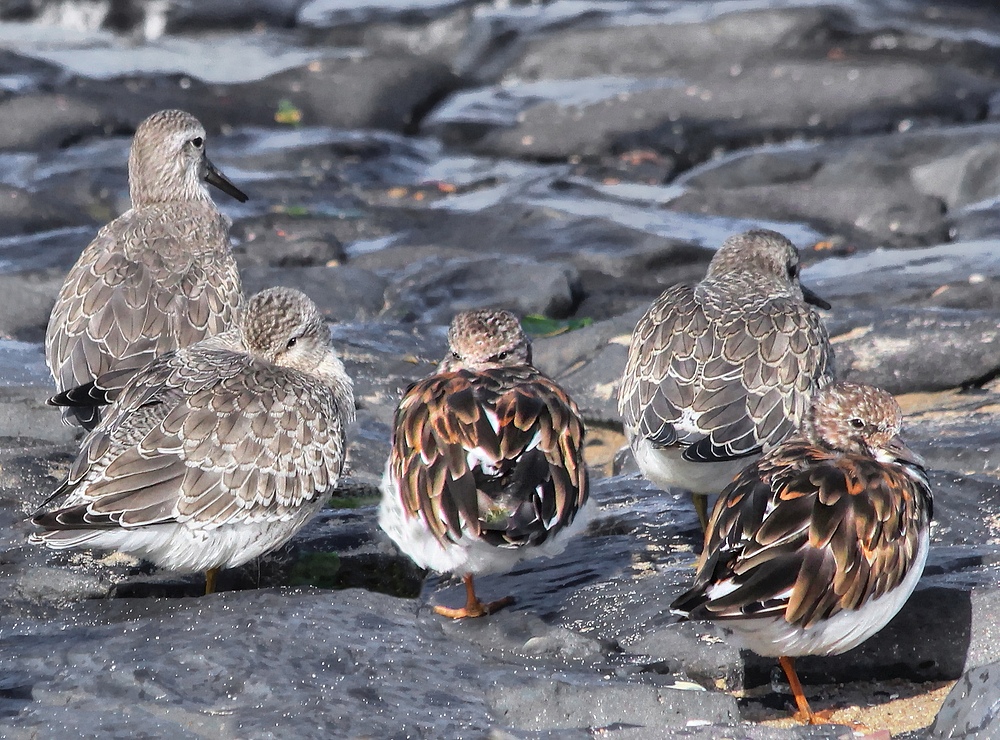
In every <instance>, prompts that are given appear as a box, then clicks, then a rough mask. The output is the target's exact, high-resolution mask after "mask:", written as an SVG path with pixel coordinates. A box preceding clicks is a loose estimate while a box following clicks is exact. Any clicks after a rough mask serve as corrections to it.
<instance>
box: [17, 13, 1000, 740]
mask: <svg viewBox="0 0 1000 740" xmlns="http://www.w3.org/2000/svg"><path fill="white" fill-rule="evenodd" d="M244 5H245V6H246V7H243V6H241V11H240V12H239V13H234V12H233V10H232V7H231V6H232V3H227V2H221V1H216V0H212V1H211V2H193V1H191V0H163V2H156V3H144V2H138V0H115V2H82V0H81V2H63V0H33V1H32V2H27V1H25V2H9V3H4V4H2V8H0V19H2V20H4V21H10V22H17V23H22V24H24V25H20V26H11V25H9V24H5V25H3V26H2V27H0V47H2V49H0V120H2V121H3V122H4V124H5V125H4V126H3V127H2V128H0V164H2V166H0V735H3V736H4V737H12V738H29V737H41V736H44V737H78V736H90V737H139V736H146V737H204V736H206V735H212V736H217V737H253V738H258V737H259V738H266V737H289V736H296V737H331V736H338V737H339V736H352V737H353V736H366V735H367V736H372V737H403V736H414V737H434V738H439V737H440V738H451V737H454V738H459V737H491V738H525V739H528V738H531V739H539V738H560V739H562V738H567V739H570V740H572V739H575V738H581V739H582V738H590V737H594V736H595V735H599V736H601V737H609V738H617V739H619V740H632V739H635V740H645V739H647V738H654V739H655V738H671V739H672V738H694V739H700V738H705V739H706V740H707V739H708V738H719V737H734V738H751V739H753V740H772V739H773V740H784V739H786V738H787V739H789V740H791V739H793V738H814V739H816V740H819V739H820V738H822V739H823V740H826V739H828V738H830V739H832V738H848V737H850V736H851V735H850V731H849V730H848V729H846V728H845V727H842V726H837V725H833V726H827V727H814V728H803V727H792V728H788V729H779V728H777V727H773V726H770V725H764V724H759V721H760V720H765V719H780V718H784V717H785V716H786V715H787V713H788V706H789V704H790V696H789V694H788V693H787V689H786V687H784V686H783V684H782V679H781V678H780V676H779V674H777V673H776V672H775V670H774V664H773V662H771V661H769V660H764V659H761V658H759V657H756V656H753V655H750V654H740V653H739V652H738V651H737V650H736V649H735V648H733V647H732V646H731V645H730V644H729V643H728V642H727V641H726V637H725V634H724V633H723V632H722V631H721V630H719V629H717V628H714V627H710V626H706V625H703V624H698V623H678V622H677V621H676V618H675V617H674V616H672V615H671V614H670V613H669V610H668V608H667V607H668V605H669V603H670V602H671V600H672V599H673V598H674V596H675V595H676V594H678V593H679V592H680V591H681V589H683V588H685V587H686V585H687V584H688V583H689V582H690V578H691V573H692V566H693V563H694V560H695V557H696V553H697V551H698V550H699V548H700V546H701V540H700V536H699V532H698V526H697V523H696V519H695V516H694V512H693V510H691V509H690V508H689V506H688V504H687V499H686V497H685V496H684V495H683V492H680V491H668V492H662V491H658V490H656V489H655V488H653V487H652V486H650V485H649V484H648V483H646V482H645V481H643V480H642V479H641V477H640V476H638V475H637V471H636V469H635V464H634V461H632V460H631V457H630V453H628V451H627V450H620V449H619V448H620V446H621V444H622V442H623V437H622V436H621V425H620V421H619V419H618V416H617V410H616V394H617V386H618V380H619V375H620V373H621V370H622V367H623V365H624V360H625V355H626V350H627V344H628V340H629V335H630V333H631V330H632V328H633V327H634V325H635V322H636V321H637V319H638V318H639V316H640V315H641V314H642V312H643V311H644V310H645V308H646V307H647V306H648V305H649V303H650V302H651V301H652V300H653V299H654V298H655V297H656V296H657V295H658V294H659V293H660V292H661V291H663V290H664V289H665V288H667V287H669V286H670V285H673V284H676V283H679V282H695V281H697V280H699V279H700V278H701V277H702V276H703V275H704V272H705V269H706V266H707V264H708V261H709V260H710V258H711V255H712V252H713V250H714V249H715V248H716V247H717V246H718V245H719V244H720V243H721V242H722V240H723V239H724V238H725V237H726V236H728V235H730V234H732V233H734V232H737V231H741V230H745V229H747V228H751V227H768V228H775V229H778V230H780V231H782V232H783V233H785V234H787V235H788V236H789V237H790V238H791V239H792V240H793V241H795V243H796V244H797V245H799V246H800V247H801V248H802V252H803V257H804V264H805V269H804V271H803V277H802V279H803V282H804V283H805V284H807V285H808V286H809V287H811V288H813V289H814V290H815V291H816V292H817V293H819V294H820V295H822V296H823V297H825V298H827V299H828V300H829V301H830V302H831V303H832V304H833V308H832V310H831V311H829V312H826V314H825V315H826V320H827V322H828V325H829V327H830V330H831V334H832V336H833V341H834V345H835V348H836V352H837V362H838V367H839V372H840V374H841V376H842V377H844V378H846V379H850V380H856V381H862V382H868V383H874V384H877V385H881V386H883V387H885V388H887V389H888V390H890V391H892V392H893V393H895V394H897V397H898V398H899V400H900V403H901V405H902V406H903V408H904V410H905V412H906V426H905V435H906V437H907V439H908V440H909V441H910V442H911V444H912V446H913V447H914V448H915V449H916V450H917V451H918V452H920V453H921V454H922V455H923V456H924V457H925V458H926V459H927V461H928V464H929V466H930V468H931V469H932V475H931V479H932V482H933V486H934V492H935V524H934V527H933V530H932V543H933V547H932V550H931V554H930V558H929V561H928V565H927V569H926V572H925V574H924V577H923V580H922V582H921V584H920V586H919V588H918V589H917V591H916V592H915V593H914V595H913V597H912V598H911V599H910V601H909V603H908V604H907V605H906V607H905V608H904V609H903V610H902V611H901V612H900V614H899V615H898V616H897V618H896V619H895V620H893V622H892V623H891V624H890V625H889V626H887V627H886V629H885V630H884V631H883V632H882V633H881V634H880V635H879V637H878V638H876V639H873V640H870V641H869V642H868V643H865V644H864V645H862V646H860V647H859V648H857V649H856V650H853V651H851V652H849V653H847V654H845V655H842V656H838V657H835V658H825V659H824V658H813V659H803V660H802V661H801V662H800V666H799V667H800V671H801V675H802V676H803V677H804V679H805V680H806V682H807V689H808V692H809V694H810V698H811V701H812V702H813V704H814V706H816V707H817V708H821V709H822V708H834V707H837V706H838V705H839V704H842V703H847V702H855V703H857V702H860V703H861V704H865V703H866V702H867V703H868V704H870V705H875V707H876V709H877V708H878V707H879V706H888V705H890V704H892V703H893V702H896V701H903V702H904V704H905V702H906V700H907V699H911V700H917V699H919V698H921V697H927V696H937V694H933V693H932V692H933V691H943V689H941V687H942V686H945V685H947V682H952V681H957V683H956V684H955V687H954V689H953V691H952V694H951V695H950V696H949V698H948V699H947V701H945V704H944V707H943V708H942V709H941V712H940V715H939V716H938V717H937V719H936V720H935V719H934V716H933V714H934V712H935V711H936V710H937V707H936V706H934V707H933V708H932V709H924V710H922V713H921V712H918V713H916V714H914V716H912V717H911V718H910V719H908V720H906V721H904V720H902V719H896V720H893V721H894V722H895V724H893V725H892V727H891V729H892V730H893V731H894V732H895V733H897V734H898V735H899V736H901V737H905V738H907V739H908V740H917V739H918V738H929V737H932V738H946V737H951V738H971V737H973V736H975V735H976V733H979V735H980V736H982V737H985V736H989V735H990V734H991V733H993V734H995V732H994V726H995V725H997V717H996V711H995V708H996V707H995V704H996V693H997V685H996V684H997V681H996V675H997V674H998V673H1000V669H998V668H997V666H998V665H1000V663H998V661H1000V647H998V646H1000V619H998V617H997V614H998V613H1000V603H998V599H1000V588H998V586H1000V576H998V573H1000V568H998V564H1000V236H998V233H1000V206H998V203H1000V176H998V175H997V164H998V162H1000V145H998V144H997V141H998V140H1000V139H998V134H1000V128H998V127H1000V86H998V82H997V80H1000V66H998V61H997V60H998V56H997V54H996V50H997V48H998V47H1000V13H998V12H997V10H996V8H994V7H993V6H992V5H991V4H990V3H985V2H972V1H970V2H964V3H929V2H924V1H923V0H915V1H914V2H909V3H900V2H890V1H889V0H886V1H885V2H875V3H861V2H856V1H855V0H831V1H830V2H826V3H823V4H821V5H818V4H816V3H814V2H809V1H808V0H803V1H802V2H796V1H795V0H793V1H792V2H780V3H778V2H775V3H770V2H767V1H766V0H739V1H738V2H704V3H649V2H638V1H636V2H632V1H631V0H630V1H629V2H618V3H607V2H600V1H598V0H593V1H592V0H582V1H581V2H551V3H487V2H480V1H478V0H405V1H404V2H389V0H366V1H365V2H353V3H344V2H339V1H338V0H253V2H251V3H249V4H244ZM250 18H252V19H253V22H252V23H251V22H250V21H249V19H250ZM165 107H181V108H184V109H187V110H190V111H191V112H192V113H194V114H196V115H197V116H199V117H200V118H201V119H202V120H203V121H204V122H205V124H206V126H207V128H208V130H209V131H210V132H211V144H210V147H211V151H210V155H211V157H212V158H213V160H214V161H215V162H216V163H217V164H218V165H219V166H220V167H221V169H223V170H224V171H225V172H227V173H228V174H229V176H230V177H231V178H232V179H233V180H234V182H236V183H237V184H238V185H239V186H240V187H241V188H242V189H243V190H245V191H246V192H247V193H248V194H249V195H250V200H249V201H248V202H247V203H246V204H238V203H236V202H235V201H230V200H224V196H221V195H220V196H219V199H218V200H219V203H220V206H221V207H222V208H223V209H224V211H225V213H226V214H227V215H228V216H230V217H231V218H232V219H233V228H232V234H233V240H234V250H235V253H236V256H237V259H238V260H239V263H240V267H241V270H242V271H243V275H244V281H245V284H246V287H247V289H248V290H249V291H255V290H258V289H260V288H263V287H267V286H270V285H288V286H292V287H297V288H300V289H302V290H304V291H306V292H307V293H308V294H309V295H310V296H311V297H312V298H313V299H314V300H315V301H316V302H317V304H318V305H319V306H320V307H321V309H322V310H323V312H324V314H325V315H326V316H327V318H328V319H329V320H330V322H331V331H332V332H333V336H334V339H335V342H336V344H337V347H338V348H339V350H340V352H341V354H342V356H343V358H344V361H345V364H346V365H347V367H348V370H349V372H350V373H351V374H352V376H353V377H354V378H355V393H356V398H357V405H358V422H357V424H356V425H355V427H354V429H353V430H352V432H351V437H350V448H349V475H348V477H347V478H346V479H345V480H344V483H343V485H342V486H341V488H339V489H338V490H336V491H332V492H331V500H330V506H329V507H328V508H327V509H325V510H324V511H323V512H322V514H321V515H319V516H318V517H317V518H316V519H315V520H314V521H313V522H312V523H311V524H310V525H309V526H308V527H306V528H305V529H304V530H303V531H302V532H301V533H300V534H299V535H298V536H297V537H296V538H295V539H294V540H293V541H292V542H291V543H290V544H289V545H288V547H286V548H284V549H282V550H281V551H279V552H277V553H274V554H272V555H270V556H268V557H265V558H262V559H261V560H260V561H259V562H255V563H252V564H249V565H247V566H245V567H244V568H241V569H238V570H236V571H232V572H228V573H224V574H222V576H221V578H220V586H221V588H222V589H223V593H220V594H217V595H215V596H212V597H209V598H203V597H200V598H199V597H198V595H199V594H200V593H201V592H202V591H203V582H202V581H201V579H200V578H199V577H196V576H183V577H182V576H177V575H176V574H171V573H164V572H155V571H153V570H151V569H150V568H149V566H147V565H145V564H143V563H137V562H133V561H131V560H128V559H125V558H122V557H117V556H110V557H109V556H105V555H104V554H103V553H93V554H91V553H73V554H66V553H63V554H51V553H48V552H45V551H41V550H40V549H38V548H36V547H33V546H29V545H28V544H27V542H26V536H27V534H28V525H27V523H26V519H27V517H28V516H29V515H30V513H31V511H32V510H33V509H34V508H35V507H36V506H37V505H39V504H40V503H41V502H42V501H43V500H44V499H45V498H46V496H48V495H49V493H50V492H51V491H52V490H53V489H54V488H55V486H56V485H57V484H58V482H59V480H60V478H61V477H62V476H63V475H64V474H65V473H66V471H67V469H68V465H69V463H70V461H71V460H72V457H73V455H74V453H75V450H76V448H77V443H78V438H77V435H78V433H77V432H76V431H75V430H73V429H70V428H68V427H64V426H62V425H61V424H60V422H59V420H58V414H57V413H55V412H53V411H52V409H51V408H49V407H47V406H46V405H45V403H44V401H45V398H46V397H47V396H48V395H49V394H50V393H51V391H52V388H51V384H50V381H49V378H48V374H47V372H46V370H45V366H44V361H43V357H42V350H41V344H40V342H41V340H42V337H43V335H44V330H45V324H46V321H47V318H48V313H49V309H50V307H51V304H52V301H53V300H54V298H55V295H56V293H57V291H58V289H59V286H60V285H61V282H62V279H63V276H64V275H65V272H66V271H67V270H68V269H69V267H70V266H71V265H72V264H73V262H74V261H75V259H76V257H77V256H78V254H79V252H80V250H81V249H82V248H83V247H84V246H85V245H86V244H87V243H88V242H89V241H90V240H91V239H92V238H93V235H94V231H95V230H96V228H97V227H98V225H99V224H101V223H105V222H107V221H108V220H109V219H110V218H112V217H113V216H114V215H116V214H118V213H120V212H121V211H123V210H124V209H126V208H127V207H128V192H127V183H126V178H125V163H126V157H127V152H128V146H129V138H130V136H131V133H132V132H133V130H134V127H135V126H136V124H137V123H138V122H139V121H140V120H142V119H143V118H145V117H146V116H147V115H148V114H149V113H151V112H153V111H154V110H157V109H160V108H165ZM478 306H497V307H504V308H509V309H512V310H514V311H516V312H518V313H519V314H521V315H529V314H532V315H534V314H538V315H540V317H536V318H533V319H532V321H533V324H532V325H533V327H534V329H533V330H534V331H536V332H537V333H538V335H539V336H538V337H537V338H536V341H535V349H534V351H535V359H536V363H537V364H538V365H539V367H541V368H543V369H544V370H546V371H547V372H548V373H550V374H551V375H552V376H553V377H555V378H556V379H557V380H559V382H561V383H562V384H563V385H564V386H565V387H566V388H567V389H568V390H569V392H570V393H571V394H572V395H573V397H574V398H575V399H576V400H577V401H578V403H579V405H580V407H581V409H582V410H583V413H584V415H585V417H586V419H587V422H588V425H589V429H590V432H589V434H590V437H589V439H590V442H589V444H588V448H587V449H588V459H589V460H590V462H591V464H592V471H593V474H594V480H595V485H594V495H595V497H596V498H597V499H598V501H599V503H600V514H599V516H598V517H597V519H596V520H595V521H594V523H593V525H592V526H591V528H590V529H589V531H588V532H587V533H586V535H585V536H583V537H581V538H580V539H578V540H577V541H575V542H573V543H571V544H570V546H569V548H568V549H567V550H566V552H565V553H564V554H562V555H561V556H560V557H558V558H556V559H553V560H550V561H541V562H535V563H530V564H527V565H525V566H524V567H522V568H519V569H518V570H517V571H515V572H513V573H509V574H504V575H497V576H491V577H484V578H482V579H481V583H480V584H479V586H480V588H481V590H482V593H483V594H484V595H488V596H490V597H493V598H495V597H499V596H503V595H506V594H511V595H513V596H515V598H516V599H517V603H516V605H515V606H514V607H513V608H510V609H508V610H505V611H502V612H500V613H498V614H496V615H493V616H492V617H490V618H489V619H486V620H482V621H473V622H460V623H447V622H443V621H441V620H440V619H438V618H437V617H435V616H434V615H433V614H432V613H431V611H430V609H429V608H428V605H429V604H432V603H448V604H453V603H457V602H458V601H460V600H461V598H462V589H461V586H460V584H457V583H455V582H452V581H448V580H442V579H440V578H438V577H435V576H428V575H427V574H425V573H423V572H422V571H420V570H419V569H417V568H416V567H415V566H414V565H413V564H412V563H410V562H409V561H407V560H406V559H405V558H402V557H401V556H400V555H399V554H398V553H397V552H396V551H395V549H394V548H393V546H392V545H391V543H390V542H389V541H388V540H387V539H386V538H385V537H383V536H382V535H381V534H380V532H379V531H378V529H377V526H376V524H375V511H374V505H375V502H376V501H377V496H378V484H379V480H380V477H381V473H382V466H383V464H384V460H385V457H386V455H387V452H388V440H389V433H390V424H391V422H392V414H393V410H394V408H395V405H396V403H397V401H398V399H399V396H400V394H401V392H402V391H403V389H404V388H405V387H406V386H407V385H408V384H409V383H410V382H412V381H413V380H415V379H417V378H419V377H422V376H424V375H426V374H427V373H428V372H430V370H431V369H432V368H433V367H434V366H435V364H436V363H437V362H438V361H439V359H440V358H441V355H442V353H443V352H444V351H445V344H446V343H445V332H446V326H447V323H448V321H449V320H450V318H451V316H452V315H453V314H454V313H455V312H456V311H459V310H462V309H465V308H471V307H478ZM862 680H864V681H869V682H872V683H870V684H866V685H869V686H872V687H873V688H872V689H871V690H870V691H868V692H867V693H866V694H864V695H863V696H861V694H859V693H858V692H857V691H855V693H853V694H852V693H851V687H852V686H856V685H858V682H859V681H862ZM733 692H735V693H733ZM735 697H738V699H737V698H735ZM859 697H860V698H859ZM893 697H896V698H893ZM900 697H901V698H900ZM938 701H940V700H938ZM906 706H915V704H906ZM867 709H868V708H863V709H862V710H861V711H862V712H864V711H867ZM873 711H874V710H873ZM904 714H905V712H904ZM836 716H837V717H841V716H845V715H841V714H838V715H836ZM873 716H874V715H873ZM862 721H864V720H862ZM874 729H879V728H878V727H875V728H874ZM996 732H1000V730H996Z"/></svg>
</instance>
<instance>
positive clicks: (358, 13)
mask: <svg viewBox="0 0 1000 740" xmlns="http://www.w3.org/2000/svg"><path fill="white" fill-rule="evenodd" d="M475 4H476V0H404V1H403V2H400V3H386V2H378V0H375V1H374V2H357V3H350V2H347V3H345V2H342V0H308V1H307V2H304V3H303V4H302V7H301V8H300V9H299V11H298V14H297V16H296V20H297V22H298V24H299V25H301V26H305V27H308V28H317V29H319V28H331V27H335V26H350V25H371V24H373V23H378V22H380V21H381V22H384V21H387V20H393V21H397V22H409V23H416V22H418V21H426V20H431V19H434V18H438V17H440V16H442V15H445V14H447V13H450V12H452V11H454V10H455V9H457V8H460V7H463V6H472V5H475Z"/></svg>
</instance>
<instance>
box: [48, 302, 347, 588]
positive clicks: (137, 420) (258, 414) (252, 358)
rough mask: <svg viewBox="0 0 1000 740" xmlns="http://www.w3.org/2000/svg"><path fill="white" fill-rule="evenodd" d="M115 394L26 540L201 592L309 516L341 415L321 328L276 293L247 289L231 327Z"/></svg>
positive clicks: (336, 369)
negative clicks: (190, 583)
mask: <svg viewBox="0 0 1000 740" xmlns="http://www.w3.org/2000/svg"><path fill="white" fill-rule="evenodd" d="M115 394H116V397H115V398H114V402H113V403H112V405H111V406H110V407H108V409H107V411H106V412H105V413H104V418H103V419H102V420H101V423H100V424H98V426H97V427H96V428H95V429H94V430H93V431H92V432H91V433H90V434H89V435H88V436H87V437H86V439H85V440H84V443H83V447H82V449H81V450H80V453H79V455H78V456H77V458H76V461H75V462H74V463H73V466H72V468H71V469H70V473H69V475H68V477H67V479H66V481H65V482H64V483H63V484H62V485H61V486H60V487H59V488H58V489H57V490H56V492H55V493H54V494H53V495H52V496H51V497H50V499H49V501H47V502H46V503H45V504H43V506H42V509H40V510H39V511H38V512H36V514H35V515H34V517H33V519H32V521H33V523H34V524H35V525H36V526H38V527H40V528H41V530H42V531H41V532H38V533H36V534H33V535H32V537H31V539H32V541H34V542H38V543H42V544H44V545H46V546H48V547H50V548H53V549H57V550H60V549H66V548H77V547H86V548H100V549H111V550H120V551H123V552H128V553H132V554H134V555H137V556H139V557H142V558H145V559H147V560H149V561H151V562H153V563H154V564H156V565H158V566H160V567H162V568H166V569H169V570H175V571H180V572H196V571H207V572H208V577H207V583H206V592H211V591H212V590H213V589H214V574H215V571H216V570H218V569H220V568H232V567H235V566H238V565H241V564H242V563H245V562H247V561H249V560H251V559H252V558H255V557H257V556H258V555H261V554H263V553H265V552H268V551H269V550H273V549H274V548H276V547H278V546H279V545H281V544H283V543H284V542H286V541H287V540H289V539H290V538H291V537H292V535H293V534H295V532H296V531H297V530H298V529H299V528H300V527H302V525H303V524H305V522H306V521H307V520H308V519H309V518H310V517H311V516H312V515H313V514H314V513H315V512H316V511H318V510H319V509H320V508H322V506H323V504H324V503H325V501H326V495H327V493H328V491H329V490H330V489H331V488H332V487H333V486H334V485H335V484H336V482H337V480H338V477H339V476H340V474H341V469H342V467H343V464H344V445H345V427H346V426H347V425H348V424H349V423H350V422H351V421H353V419H354V395H353V391H352V384H351V380H350V378H349V377H348V376H347V374H346V372H345V371H344V366H343V364H342V363H341V361H340V359H339V358H338V357H337V354H336V352H335V351H334V349H333V347H332V346H331V342H330V333H329V329H328V328H327V326H326V324H325V322H324V321H323V318H322V316H321V315H320V313H319V311H318V310H317V308H316V306H315V304H313V302H312V301H310V300H309V299H308V298H307V297H306V296H305V295H303V294H302V293H300V292H298V291H295V290H290V289H285V288H272V289H269V290H265V291H262V292H260V293H257V294H256V295H254V296H253V297H252V298H250V300H249V301H248V302H247V305H246V308H245V311H244V315H243V318H242V320H241V321H240V323H239V325H238V326H237V327H235V328H233V329H230V330H228V331H226V332H223V333H222V334H219V335H216V336H214V337H209V338H208V339H204V340H202V341H201V342H198V343H196V344H194V345H192V346H190V347H186V348H183V349H179V350H175V351H173V352H169V353H167V354H165V355H161V356H160V357H158V358H156V359H155V360H153V361H152V362H151V363H149V364H148V365H146V366H145V367H144V368H142V369H141V370H140V371H139V372H137V373H136V374H135V375H133V376H132V378H131V380H130V381H129V382H128V384H127V385H125V386H124V388H123V389H121V390H120V391H119V390H116V391H115ZM60 497H65V498H64V500H63V501H62V503H61V504H60V505H59V507H58V508H56V509H55V510H51V511H43V509H44V508H45V506H47V505H48V503H49V502H50V501H52V500H54V499H56V498H60Z"/></svg>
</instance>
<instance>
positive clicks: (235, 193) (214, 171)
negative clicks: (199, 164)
mask: <svg viewBox="0 0 1000 740" xmlns="http://www.w3.org/2000/svg"><path fill="white" fill-rule="evenodd" d="M205 182H207V183H208V184H209V185H214V186H215V187H217V188H218V189H219V190H221V191H222V192H223V193H225V194H226V195H229V196H232V197H233V198H236V200H238V201H239V202H240V203H246V202H247V200H248V198H247V194H246V193H244V192H243V191H242V190H240V189H239V188H238V187H236V186H235V185H233V184H232V183H231V182H230V181H229V178H228V177H226V176H225V175H223V174H222V173H221V172H219V170H218V168H217V167H216V166H215V165H214V164H212V163H211V162H210V161H209V159H208V157H205Z"/></svg>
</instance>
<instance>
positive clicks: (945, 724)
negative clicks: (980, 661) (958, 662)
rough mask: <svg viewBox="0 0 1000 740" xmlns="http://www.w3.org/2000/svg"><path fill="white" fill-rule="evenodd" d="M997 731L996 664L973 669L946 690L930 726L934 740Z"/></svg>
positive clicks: (963, 739)
mask: <svg viewBox="0 0 1000 740" xmlns="http://www.w3.org/2000/svg"><path fill="white" fill-rule="evenodd" d="M998 734H1000V663H991V664H989V665H984V666H980V667H978V668H973V669H972V670H971V671H968V672H967V673H966V674H965V675H963V676H962V677H961V678H960V679H959V681H958V683H957V684H955V686H954V687H953V688H952V690H951V691H950V692H948V698H946V699H945V700H944V705H943V706H942V707H941V710H940V711H939V712H938V715H937V717H936V718H935V719H934V724H933V725H931V728H930V732H929V735H928V736H929V737H930V738H934V740H945V738H948V739H949V740H952V739H953V740H973V739H974V738H984V737H993V736H995V735H998Z"/></svg>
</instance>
